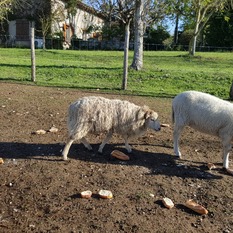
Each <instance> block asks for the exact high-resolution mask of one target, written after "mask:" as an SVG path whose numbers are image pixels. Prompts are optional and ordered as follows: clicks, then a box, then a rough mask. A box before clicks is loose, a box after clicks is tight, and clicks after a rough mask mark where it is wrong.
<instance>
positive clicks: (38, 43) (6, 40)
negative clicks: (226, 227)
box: [0, 35, 233, 52]
mask: <svg viewBox="0 0 233 233" xmlns="http://www.w3.org/2000/svg"><path fill="white" fill-rule="evenodd" d="M29 46H30V41H29V40H23V39H18V40H16V39H15V38H11V37H10V36H6V35H0V47H1V48H15V47H18V48H26V47H29ZM188 47H189V46H188V45H164V44H152V43H150V44H149V43H144V51H164V50H169V51H188ZM35 48H43V39H42V38H35ZM45 48H46V49H71V50H124V42H123V41H117V40H109V41H106V40H103V41H98V40H95V39H89V40H87V41H85V40H80V39H73V40H71V42H70V43H69V46H66V47H64V46H63V40H61V39H57V38H46V42H45ZM129 49H130V50H133V49H134V43H133V42H130V43H129ZM196 51H198V52H233V47H216V46H207V45H205V46H197V47H196Z"/></svg>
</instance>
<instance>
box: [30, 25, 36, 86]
mask: <svg viewBox="0 0 233 233" xmlns="http://www.w3.org/2000/svg"><path fill="white" fill-rule="evenodd" d="M30 40H31V80H32V82H35V81H36V56H35V45H34V40H35V22H34V21H30Z"/></svg>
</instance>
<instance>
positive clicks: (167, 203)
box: [162, 197, 174, 209]
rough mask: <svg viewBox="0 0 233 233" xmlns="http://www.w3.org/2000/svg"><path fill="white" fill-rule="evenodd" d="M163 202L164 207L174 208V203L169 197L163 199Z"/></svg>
mask: <svg viewBox="0 0 233 233" xmlns="http://www.w3.org/2000/svg"><path fill="white" fill-rule="evenodd" d="M162 202H163V204H164V206H165V207H167V208H168V209H171V208H173V207H174V203H173V201H172V200H171V199H170V198H168V197H164V198H163V199H162Z"/></svg>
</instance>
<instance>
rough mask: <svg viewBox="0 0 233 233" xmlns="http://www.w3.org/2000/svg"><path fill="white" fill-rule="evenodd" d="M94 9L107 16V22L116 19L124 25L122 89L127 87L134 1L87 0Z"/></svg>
mask: <svg viewBox="0 0 233 233" xmlns="http://www.w3.org/2000/svg"><path fill="white" fill-rule="evenodd" d="M89 2H91V3H92V6H93V7H95V9H97V10H99V11H100V12H101V13H102V14H104V15H105V16H107V19H108V21H109V22H111V21H112V20H118V21H119V22H122V23H123V24H124V26H125V39H124V41H125V43H124V62H123V79H122V89H123V90H126V89H127V79H128V51H129V38H130V23H131V21H132V19H133V17H134V11H135V1H132V0H102V1H101V0H97V1H89Z"/></svg>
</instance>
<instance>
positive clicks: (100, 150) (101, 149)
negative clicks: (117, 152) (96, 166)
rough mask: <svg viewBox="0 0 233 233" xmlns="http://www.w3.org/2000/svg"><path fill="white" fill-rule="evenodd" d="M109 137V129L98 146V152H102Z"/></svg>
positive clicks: (110, 133) (110, 134) (110, 135)
mask: <svg viewBox="0 0 233 233" xmlns="http://www.w3.org/2000/svg"><path fill="white" fill-rule="evenodd" d="M111 137H112V132H111V131H110V132H108V133H107V136H106V138H105V139H104V140H103V142H102V143H101V145H100V146H99V150H98V152H99V153H101V154H102V152H103V149H104V146H105V145H106V144H107V143H108V142H109V140H110V139H111Z"/></svg>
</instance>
